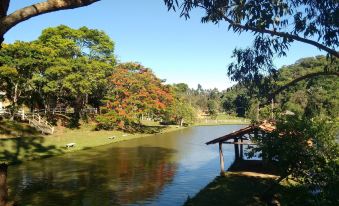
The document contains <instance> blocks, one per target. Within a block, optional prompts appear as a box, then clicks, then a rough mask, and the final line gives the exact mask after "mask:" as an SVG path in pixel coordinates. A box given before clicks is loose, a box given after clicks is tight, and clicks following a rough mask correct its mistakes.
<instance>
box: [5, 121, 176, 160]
mask: <svg viewBox="0 0 339 206" xmlns="http://www.w3.org/2000/svg"><path fill="white" fill-rule="evenodd" d="M149 129H150V130H151V131H152V132H157V133H166V132H171V131H175V130H179V129H182V128H179V127H177V126H167V127H164V126H159V125H156V124H154V123H150V125H149ZM150 135H154V134H145V133H135V134H128V133H124V132H121V131H105V130H101V131H95V125H90V124H87V125H83V126H82V127H81V128H79V129H68V128H57V129H56V132H55V133H54V134H53V135H41V133H39V132H37V131H36V130H35V129H34V128H31V127H30V126H29V125H27V124H21V123H15V122H11V121H3V122H0V161H1V162H8V163H10V164H15V163H20V162H23V161H27V160H32V159H38V158H44V157H50V156H55V155H60V154H64V153H68V152H74V151H78V150H83V149H89V148H93V147H97V146H101V145H107V144H111V143H116V142H121V141H127V140H131V139H136V138H141V137H146V136H150ZM69 143H75V146H74V147H72V148H66V144H69Z"/></svg>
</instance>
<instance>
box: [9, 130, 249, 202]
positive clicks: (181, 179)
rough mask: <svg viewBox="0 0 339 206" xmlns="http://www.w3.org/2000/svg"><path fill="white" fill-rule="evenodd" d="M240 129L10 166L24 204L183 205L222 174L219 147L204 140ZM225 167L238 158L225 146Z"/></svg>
mask: <svg viewBox="0 0 339 206" xmlns="http://www.w3.org/2000/svg"><path fill="white" fill-rule="evenodd" d="M242 127H243V126H241V125H226V126H210V127H194V128H188V129H185V130H181V131H176V132H171V133H167V134H160V135H155V136H152V137H146V138H141V139H136V140H131V141H126V142H121V143H117V144H112V145H108V146H103V147H99V148H96V149H90V150H86V151H81V152H75V153H73V154H66V155H63V156H59V157H54V158H49V159H44V160H38V161H31V162H27V163H25V164H21V165H18V166H12V167H10V168H9V188H10V192H11V196H12V197H11V199H15V200H16V201H17V202H19V204H20V205H44V206H52V205H53V206H54V205H55V206H60V205H61V206H66V205H72V206H73V205H74V206H75V205H77V206H78V205H82V206H105V205H165V206H166V205H169V206H175V205H182V204H183V203H184V202H185V200H186V199H187V197H188V196H194V195H195V194H196V193H197V192H199V190H201V189H202V188H203V187H204V186H206V185H207V184H208V183H209V182H210V181H211V180H213V179H214V178H215V176H217V175H218V174H219V159H218V158H219V157H218V146H217V145H211V146H206V145H205V142H207V141H208V140H211V139H213V138H216V137H219V136H222V135H224V134H226V133H229V132H232V131H234V130H237V129H239V128H242ZM224 156H225V166H226V167H227V166H228V165H230V164H231V162H232V161H233V159H234V154H233V146H232V145H224Z"/></svg>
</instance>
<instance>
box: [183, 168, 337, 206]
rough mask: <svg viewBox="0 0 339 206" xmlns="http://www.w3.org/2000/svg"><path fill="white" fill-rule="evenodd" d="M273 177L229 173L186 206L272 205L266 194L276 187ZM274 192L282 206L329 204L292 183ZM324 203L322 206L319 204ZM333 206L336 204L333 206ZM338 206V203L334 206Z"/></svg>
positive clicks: (216, 180) (213, 182)
mask: <svg viewBox="0 0 339 206" xmlns="http://www.w3.org/2000/svg"><path fill="white" fill-rule="evenodd" d="M272 182H273V179H272V178H269V177H267V178H263V177H259V176H248V175H241V174H240V173H236V172H235V173H234V172H232V173H231V172H228V173H226V175H225V176H224V177H223V176H219V177H217V178H216V179H214V181H212V182H211V183H210V184H208V185H207V186H206V187H205V188H204V189H202V190H201V191H200V192H199V193H198V194H197V195H196V196H195V197H193V198H189V199H188V200H187V201H186V203H185V204H184V206H208V205H213V206H223V205H227V206H262V205H268V204H267V202H271V201H272V199H270V200H269V201H268V200H267V199H266V200H264V199H263V193H264V192H263V191H265V190H267V188H269V185H270V184H272ZM270 192H272V194H274V195H273V197H274V198H273V200H274V201H278V202H280V204H281V205H295V206H297V205H300V206H303V205H305V206H306V205H329V203H328V202H327V203H326V204H321V203H320V202H316V201H317V199H316V198H314V197H312V196H311V195H310V194H309V193H308V192H307V190H306V189H305V188H303V187H301V186H298V185H296V184H291V183H289V182H284V183H282V184H280V185H278V186H277V187H276V189H275V190H274V191H270ZM319 203H320V204H319ZM330 205H332V204H330ZM333 205H334V204H333Z"/></svg>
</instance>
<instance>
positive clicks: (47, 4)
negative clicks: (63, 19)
mask: <svg viewBox="0 0 339 206" xmlns="http://www.w3.org/2000/svg"><path fill="white" fill-rule="evenodd" d="M2 1H3V0H2ZM6 1H7V0H5V1H4V2H6ZM98 1H100V0H47V1H44V2H40V3H36V4H33V5H31V6H27V7H24V8H22V9H19V10H17V11H15V12H13V13H11V14H9V15H5V16H3V17H2V18H0V38H1V37H3V36H4V35H5V33H6V32H7V31H9V30H10V29H11V28H12V27H14V26H15V25H17V24H18V23H20V22H23V21H25V20H27V19H30V18H32V17H35V16H38V15H40V14H45V13H49V12H53V11H59V10H66V9H74V8H78V7H83V6H88V5H90V4H93V3H95V2H98ZM8 2H9V0H8ZM2 3H3V2H2ZM6 12H7V11H6Z"/></svg>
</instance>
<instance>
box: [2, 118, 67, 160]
mask: <svg viewBox="0 0 339 206" xmlns="http://www.w3.org/2000/svg"><path fill="white" fill-rule="evenodd" d="M0 134H1V135H2V136H5V137H8V138H1V139H0V162H5V163H8V164H17V163H21V162H22V161H24V160H32V159H36V158H45V157H49V156H53V155H57V154H62V153H63V152H62V150H60V149H57V148H56V147H55V146H47V145H44V138H43V137H42V136H41V134H40V133H39V132H38V131H37V130H35V128H32V127H30V126H29V125H27V124H21V123H16V122H14V121H1V122H0Z"/></svg>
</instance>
